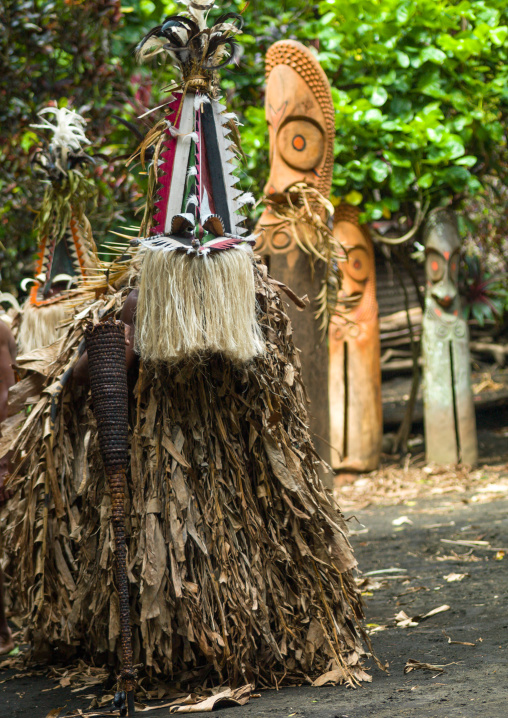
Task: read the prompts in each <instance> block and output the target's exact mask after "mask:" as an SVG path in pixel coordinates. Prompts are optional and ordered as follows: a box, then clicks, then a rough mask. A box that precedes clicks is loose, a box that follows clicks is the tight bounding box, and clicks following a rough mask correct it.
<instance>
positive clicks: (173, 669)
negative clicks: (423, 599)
mask: <svg viewBox="0 0 508 718" xmlns="http://www.w3.org/2000/svg"><path fill="white" fill-rule="evenodd" d="M212 5H213V2H210V1H209V0H208V2H206V3H205V2H198V1H197V0H193V1H192V2H190V3H189V4H188V14H187V15H185V16H178V17H170V18H168V19H167V20H166V21H165V22H164V23H163V24H162V25H161V26H159V27H156V28H154V29H153V30H152V31H151V32H149V33H148V35H147V36H146V37H145V38H144V39H143V41H142V42H141V43H140V46H139V48H138V53H139V55H140V57H141V58H142V59H148V58H150V57H152V56H154V55H156V56H162V57H167V56H169V57H170V58H171V59H172V60H173V61H174V62H175V63H176V64H177V65H178V67H179V68H180V70H181V73H182V76H183V80H182V82H181V84H180V85H178V86H176V87H175V88H174V89H175V91H174V95H173V97H172V99H171V101H170V102H169V105H168V109H167V113H166V117H165V118H164V119H163V120H161V121H160V122H159V123H158V124H156V125H155V127H154V128H153V130H152V131H151V132H150V133H149V135H148V136H147V138H146V140H145V142H144V143H143V144H142V147H141V153H142V154H143V153H144V152H145V150H146V148H148V147H149V146H152V147H153V148H154V154H153V162H152V164H151V167H150V175H149V195H148V199H147V204H146V211H145V216H144V220H143V225H142V230H141V235H140V239H139V240H136V242H135V244H136V247H135V248H133V249H131V250H130V251H131V254H132V259H131V261H130V262H128V263H127V264H128V266H127V271H126V270H125V269H123V267H124V262H120V263H119V264H117V265H113V266H111V267H110V271H109V273H108V290H107V291H106V292H105V294H104V295H103V297H101V298H100V299H98V300H97V301H95V302H94V303H92V304H90V307H89V308H88V310H83V311H82V312H81V315H80V316H79V317H77V318H75V320H74V322H73V325H72V326H71V327H70V328H69V330H68V332H67V335H66V337H65V338H64V340H63V344H62V351H61V354H60V356H59V357H58V360H57V362H53V364H52V365H51V366H50V367H42V368H40V371H41V372H43V373H45V378H44V382H45V384H44V386H47V387H48V388H47V390H46V393H45V394H44V395H43V398H42V399H41V403H40V404H38V405H37V407H36V408H35V409H34V410H33V412H32V414H33V413H34V412H35V413H37V412H38V417H37V416H36V417H35V418H30V417H29V418H28V420H27V421H26V422H25V424H24V426H23V427H22V429H21V432H20V434H21V438H20V439H19V440H18V441H17V442H16V446H15V448H16V449H17V451H18V454H19V453H20V452H22V451H28V452H29V454H28V455H27V456H26V457H25V458H24V459H23V460H22V461H21V462H20V464H19V465H18V470H17V472H16V473H15V474H14V475H13V477H12V479H11V484H12V490H13V491H14V492H15V493H16V496H17V501H18V506H19V508H18V510H17V511H13V512H11V515H10V516H9V517H8V526H7V534H8V536H7V538H8V548H9V552H10V554H9V555H10V558H11V559H12V561H13V562H14V561H17V562H19V564H20V565H21V570H19V568H18V572H17V574H16V576H14V577H13V588H14V590H15V592H16V595H17V596H19V600H20V603H21V605H22V607H23V608H24V609H25V611H26V612H28V614H29V616H30V635H31V638H32V640H33V641H34V642H37V643H38V644H39V645H40V644H41V643H44V642H46V643H48V644H49V645H51V646H53V647H57V648H58V647H60V648H64V649H66V650H68V649H69V648H72V647H75V648H79V651H80V653H81V655H88V656H93V657H94V658H95V659H97V657H98V656H101V657H103V658H104V659H108V660H109V661H113V660H115V656H117V655H118V648H119V634H120V629H119V623H120V618H119V607H118V606H119V604H118V598H117V593H116V591H115V585H114V572H113V540H112V530H111V496H110V493H109V491H108V488H107V485H106V482H105V478H104V470H103V468H102V462H101V457H100V453H99V446H98V442H97V438H96V433H97V431H96V424H95V420H94V418H93V414H92V412H91V405H90V400H89V398H88V397H87V378H88V365H89V361H90V362H91V358H90V360H89V357H88V356H87V354H83V355H82V356H81V358H80V359H79V361H78V363H77V365H76V359H77V357H78V353H79V346H80V343H81V341H82V338H83V332H84V324H85V322H86V321H89V320H91V321H92V322H93V323H95V324H97V323H99V324H100V323H101V321H102V320H103V319H105V318H107V317H115V316H116V317H117V318H118V317H119V318H120V319H121V320H122V321H123V322H124V323H125V325H126V327H127V329H126V334H127V336H128V346H127V350H126V360H127V367H128V376H129V392H130V394H129V395H130V400H129V449H130V456H129V464H130V465H129V469H128V472H127V481H126V482H125V502H124V503H125V512H126V524H125V527H126V536H127V549H128V552H127V559H126V565H127V570H128V577H129V581H130V591H129V592H130V618H131V623H132V646H133V653H134V663H143V664H144V667H145V668H144V670H147V671H148V672H149V673H152V674H162V676H163V677H164V678H165V679H166V680H169V679H178V680H179V681H180V683H181V684H183V685H188V684H190V683H192V682H196V681H201V682H202V681H203V680H204V678H205V677H206V676H207V675H208V674H211V676H213V678H212V679H211V680H212V681H215V682H217V681H229V682H230V684H231V685H234V684H244V683H245V682H247V681H253V682H257V683H258V684H261V685H266V686H276V685H280V684H281V682H283V683H292V682H293V683H299V682H301V681H306V680H309V679H314V678H317V677H318V676H321V675H322V674H324V673H327V674H329V676H328V678H329V679H330V680H335V681H337V682H347V683H349V684H355V683H356V682H357V681H359V680H362V679H365V678H368V676H366V674H365V673H364V671H363V668H362V656H363V655H364V651H363V649H362V643H361V635H362V630H361V628H360V626H359V620H360V619H361V616H362V609H361V599H360V595H359V592H358V589H357V588H356V585H355V581H354V578H353V574H352V571H353V569H354V567H355V565H356V561H355V559H354V556H353V553H352V550H351V547H350V545H349V542H348V539H347V528H346V524H345V522H344V519H343V517H342V515H341V514H340V512H339V511H338V510H337V509H336V508H335V507H334V503H333V499H332V497H331V495H330V494H329V493H328V492H327V491H326V490H325V489H324V488H323V486H322V484H321V482H320V480H319V478H318V476H317V473H316V467H317V465H318V458H317V455H316V453H315V451H314V449H313V446H312V443H311V440H310V437H309V432H308V418H307V413H306V408H305V395H304V388H303V385H302V380H301V375H300V367H299V362H298V354H297V351H296V350H295V347H294V344H293V342H292V336H291V335H292V330H291V324H290V321H289V319H288V317H287V315H286V313H285V310H284V306H283V303H282V301H281V296H280V287H281V285H280V283H278V282H276V281H274V280H272V279H271V278H270V277H269V276H268V274H267V271H266V267H265V266H264V265H262V264H260V263H258V262H257V261H256V260H255V258H254V256H253V253H252V249H251V246H252V239H251V238H250V237H246V236H245V230H244V229H243V228H242V226H241V224H242V207H243V206H244V205H245V204H246V203H247V202H249V201H250V199H251V198H250V196H248V195H247V196H246V195H244V194H242V193H241V191H240V190H238V189H236V187H235V185H236V181H237V180H236V177H235V175H234V173H233V170H234V167H235V160H236V155H237V153H238V145H237V126H236V123H235V118H234V116H232V115H230V114H228V113H227V112H226V111H225V107H224V105H222V104H221V101H220V95H219V89H218V84H217V82H218V78H217V70H218V68H219V67H221V66H223V65H225V64H227V63H228V62H229V61H230V60H231V58H232V56H233V54H234V43H233V37H234V35H235V34H236V33H238V32H239V25H240V24H241V20H240V18H239V17H238V16H236V15H233V14H228V15H225V16H223V17H221V18H219V19H218V20H216V22H215V24H214V25H213V26H212V27H211V28H207V25H206V21H205V16H206V14H207V12H208V11H209V10H210V8H211V6H212ZM113 289H115V290H116V291H112V290H113ZM287 291H288V292H289V294H290V295H291V292H290V291H289V290H287ZM293 296H294V295H293ZM295 301H296V297H295ZM73 367H74V372H73V373H74V379H73V381H72V382H69V383H68V384H66V386H65V389H64V390H63V392H62V391H61V390H60V383H61V377H62V376H65V375H66V372H68V371H69V370H70V369H72V368H73ZM90 367H91V364H90ZM27 379H28V377H27ZM27 379H25V382H26V381H27ZM80 382H81V384H82V388H80V387H79V386H77V385H78V384H79V383H80ZM21 384H23V382H21ZM23 391H24V392H25V396H26V395H28V394H27V392H28V387H27V388H26V389H24V390H23ZM55 395H58V396H59V399H58V411H56V412H55V410H54V409H53V416H54V417H55V418H54V429H53V430H52V432H51V433H50V435H49V436H48V435H47V434H45V433H44V432H42V434H41V435H36V433H35V432H36V430H35V429H33V427H34V426H35V423H36V422H37V421H39V423H40V425H41V426H42V427H45V426H47V424H46V421H49V417H50V416H51V411H52V408H51V406H52V404H53V407H54V404H55V400H54V396H55ZM21 397H22V391H21V390H20V391H19V393H18V400H21ZM52 397H53V398H52ZM46 417H48V418H47V419H46ZM30 422H31V423H30ZM37 431H39V430H37ZM41 457H42V458H41ZM43 464H44V465H43ZM41 471H44V475H43V476H41ZM28 546H30V547H32V549H33V550H31V551H27V552H26V553H25V554H24V553H23V552H24V551H26V547H28ZM327 680H328V679H327Z"/></svg>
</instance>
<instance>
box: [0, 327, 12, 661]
mask: <svg viewBox="0 0 508 718" xmlns="http://www.w3.org/2000/svg"><path fill="white" fill-rule="evenodd" d="M15 360H16V342H15V341H14V337H13V336H12V333H11V330H10V329H9V327H8V326H7V325H6V324H5V323H4V322H3V321H2V320H0V423H1V422H2V421H4V420H5V419H6V418H7V399H8V394H9V388H10V387H11V386H12V385H13V384H14V382H15V377H14V369H13V367H12V365H13V363H14V361H15ZM7 464H8V459H7V457H4V458H3V459H2V460H0V503H2V502H3V501H4V500H5V498H6V497H5V493H4V488H3V480H4V476H5V473H6V471H7ZM3 584H4V577H3V573H2V569H1V568H0V656H1V655H2V654H6V653H10V651H12V649H13V648H14V641H13V640H12V634H11V631H10V628H9V626H8V625H7V617H6V615H5V606H4V585H3Z"/></svg>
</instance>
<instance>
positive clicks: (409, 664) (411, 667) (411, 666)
mask: <svg viewBox="0 0 508 718" xmlns="http://www.w3.org/2000/svg"><path fill="white" fill-rule="evenodd" d="M446 665H451V664H449V663H447V664H446ZM416 670H422V671H432V672H433V673H436V672H437V673H444V666H436V665H434V664H432V663H422V662H421V661H415V660H414V659H413V658H409V659H408V660H407V661H406V665H405V666H404V673H411V671H416Z"/></svg>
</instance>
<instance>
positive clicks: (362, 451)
mask: <svg viewBox="0 0 508 718" xmlns="http://www.w3.org/2000/svg"><path fill="white" fill-rule="evenodd" d="M333 233H334V236H335V238H336V239H337V240H338V241H339V242H340V243H341V244H342V245H343V246H344V248H345V249H346V251H347V257H348V258H347V262H344V264H343V265H342V274H343V277H342V289H341V291H340V292H339V297H338V305H337V309H338V312H339V316H335V317H333V318H332V321H331V323H330V328H329V332H328V341H329V396H330V443H331V445H332V446H333V447H334V449H335V450H334V451H332V466H333V467H334V468H335V469H337V470H339V471H342V472H352V473H356V472H361V471H372V470H374V469H376V468H377V466H378V464H379V458H380V453H381V441H382V435H383V427H382V404H381V364H380V343H379V322H378V305H377V299H376V273H375V260H374V247H373V244H372V240H371V238H370V236H369V235H368V231H367V229H366V227H362V226H361V225H360V224H359V222H358V211H357V210H356V209H355V208H354V207H351V206H349V205H345V204H341V205H339V207H338V208H337V210H336V212H335V221H334V228H333Z"/></svg>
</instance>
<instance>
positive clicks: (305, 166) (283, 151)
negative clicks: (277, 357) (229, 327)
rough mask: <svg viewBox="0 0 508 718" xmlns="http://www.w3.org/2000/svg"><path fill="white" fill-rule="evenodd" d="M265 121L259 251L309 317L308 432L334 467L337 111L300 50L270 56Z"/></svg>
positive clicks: (300, 341) (305, 365)
mask: <svg viewBox="0 0 508 718" xmlns="http://www.w3.org/2000/svg"><path fill="white" fill-rule="evenodd" d="M265 98H266V99H265V113H266V120H267V123H268V130H269V136H270V175H269V177H268V179H267V182H266V185H265V188H264V194H265V204H266V209H265V211H264V212H263V214H262V216H261V218H260V219H259V222H258V224H257V227H256V233H257V245H256V249H257V251H258V252H259V253H260V254H261V255H262V256H263V258H264V260H265V261H266V263H267V264H268V263H269V266H270V273H271V274H272V276H274V277H275V278H276V279H278V280H280V281H282V282H284V283H285V284H287V285H288V286H290V287H291V288H292V289H293V290H294V291H295V292H296V293H297V294H298V295H300V296H303V295H305V294H306V295H307V296H309V297H310V299H311V305H310V307H308V309H307V310H306V311H305V312H299V311H297V310H296V308H294V307H290V308H289V316H290V318H291V321H292V324H293V328H294V339H295V344H296V345H297V346H298V347H299V348H300V350H301V352H302V371H303V376H304V381H305V385H306V387H307V392H308V395H309V399H310V417H311V419H310V420H311V428H312V431H313V432H314V434H315V441H316V446H317V448H318V451H319V453H320V455H321V456H322V457H323V458H324V459H325V460H326V461H327V462H329V460H330V446H329V444H330V442H329V438H330V420H329V406H328V358H327V356H328V349H327V346H326V341H325V340H324V336H325V335H326V328H327V325H328V322H329V318H330V308H331V307H334V304H335V298H336V288H337V287H338V286H340V272H339V270H338V269H337V267H338V265H339V263H340V261H341V259H342V258H343V257H341V256H340V255H341V251H340V248H338V247H337V245H336V243H335V242H334V239H333V236H332V234H331V232H330V229H329V225H328V219H329V217H330V216H331V214H332V213H333V207H332V205H331V204H330V202H329V201H328V197H329V195H330V191H331V186H332V173H333V159H334V158H333V141H334V137H335V111H334V107H333V101H332V95H331V90H330V85H329V82H328V79H327V77H326V75H325V73H324V72H323V70H322V68H321V66H320V65H319V62H318V61H317V59H316V57H315V56H314V55H313V53H312V52H311V51H310V50H309V49H307V48H306V47H305V46H304V45H302V44H301V43H300V42H296V41H293V40H281V41H279V42H276V43H275V44H274V45H272V46H271V47H270V48H269V50H268V52H267V55H266V95H265Z"/></svg>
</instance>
